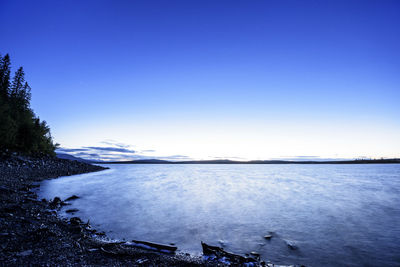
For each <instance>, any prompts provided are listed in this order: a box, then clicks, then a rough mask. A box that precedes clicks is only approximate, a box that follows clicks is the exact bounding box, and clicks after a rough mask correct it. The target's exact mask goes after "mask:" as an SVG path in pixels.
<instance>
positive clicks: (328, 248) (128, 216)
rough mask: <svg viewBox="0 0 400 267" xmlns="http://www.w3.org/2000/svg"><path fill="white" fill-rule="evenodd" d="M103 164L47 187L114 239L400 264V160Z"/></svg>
mask: <svg viewBox="0 0 400 267" xmlns="http://www.w3.org/2000/svg"><path fill="white" fill-rule="evenodd" d="M104 166H107V167H110V168H111V169H110V170H106V171H102V172H98V173H90V174H82V175H76V176H69V177H62V178H59V179H54V180H47V181H44V182H43V183H42V185H41V187H40V192H39V195H40V197H42V198H47V199H51V198H54V197H55V196H59V197H61V199H65V198H67V197H69V196H71V195H74V194H75V195H78V196H80V198H79V199H77V200H74V201H71V203H72V206H68V208H69V209H70V208H77V209H79V212H77V213H76V214H75V215H74V216H79V217H80V218H82V219H83V220H84V221H86V220H88V219H90V222H91V224H92V225H93V226H94V227H95V228H96V229H97V230H103V231H105V232H106V233H107V235H108V236H109V237H111V238H115V239H125V240H131V239H136V240H146V241H152V242H159V243H166V244H169V243H175V244H176V245H177V246H178V248H179V251H182V252H189V253H192V254H194V255H200V254H201V244H200V241H203V242H206V243H208V244H211V245H216V246H221V247H223V248H224V249H225V250H227V251H230V252H233V253H237V254H242V255H244V254H246V253H250V252H251V251H256V252H258V253H260V254H261V257H262V259H264V260H265V261H267V262H268V261H270V262H272V263H276V264H304V265H306V266H368V265H369V266H400V241H399V239H400V164H368V165H330V164H324V165H301V164H292V165H275V164H267V165H245V164H243V165H242V164H240V165H239V164H238V165H231V164H230V165H225V164H219V165H216V164H213V165H208V164H207V165H206V164H204V165H202V164H197V165H196V164H190V165H189V164H188V165H174V164H135V165H128V164H126V165H123V164H118V165H104ZM61 215H62V216H67V214H66V213H65V212H63V211H61ZM69 216H70V215H69ZM268 234H271V235H272V238H271V239H270V240H267V239H265V238H264V236H265V235H268ZM288 244H291V245H292V246H294V247H296V248H297V249H294V250H293V249H290V248H289V247H288Z"/></svg>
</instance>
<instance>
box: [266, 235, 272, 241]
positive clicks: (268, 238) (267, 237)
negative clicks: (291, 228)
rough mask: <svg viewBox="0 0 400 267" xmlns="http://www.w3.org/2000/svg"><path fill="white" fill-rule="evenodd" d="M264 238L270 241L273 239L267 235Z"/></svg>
mask: <svg viewBox="0 0 400 267" xmlns="http://www.w3.org/2000/svg"><path fill="white" fill-rule="evenodd" d="M264 238H265V239H267V240H270V239H271V238H272V235H265V236H264Z"/></svg>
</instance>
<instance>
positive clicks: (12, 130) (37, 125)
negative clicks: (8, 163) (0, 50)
mask: <svg viewBox="0 0 400 267" xmlns="http://www.w3.org/2000/svg"><path fill="white" fill-rule="evenodd" d="M10 73H11V69H10V57H9V55H8V54H7V55H5V56H4V57H3V56H2V55H0V152H1V151H2V152H6V151H8V152H20V153H24V154H31V155H32V154H50V155H54V150H55V148H56V144H54V143H53V139H52V137H51V135H50V128H49V127H48V126H47V124H46V122H45V121H40V119H39V117H37V116H36V115H35V113H34V112H33V110H32V109H31V108H30V100H31V88H30V87H29V84H28V83H27V82H26V81H25V77H24V76H25V74H24V71H23V68H22V67H20V68H19V69H18V70H17V71H16V72H15V75H14V77H13V79H12V80H11V77H10Z"/></svg>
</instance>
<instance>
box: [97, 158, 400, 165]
mask: <svg viewBox="0 0 400 267" xmlns="http://www.w3.org/2000/svg"><path fill="white" fill-rule="evenodd" d="M92 163H95V164H400V159H398V158H394V159H360V160H338V161H335V160H330V161H287V160H251V161H235V160H191V161H168V160H158V159H142V160H131V161H93V162H92Z"/></svg>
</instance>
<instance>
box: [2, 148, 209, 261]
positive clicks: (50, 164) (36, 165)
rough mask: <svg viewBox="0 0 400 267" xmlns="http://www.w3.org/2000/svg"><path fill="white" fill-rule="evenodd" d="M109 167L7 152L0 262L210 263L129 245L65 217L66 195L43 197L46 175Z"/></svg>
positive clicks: (76, 220) (4, 163)
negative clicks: (62, 215) (38, 190)
mask: <svg viewBox="0 0 400 267" xmlns="http://www.w3.org/2000/svg"><path fill="white" fill-rule="evenodd" d="M104 169H105V168H103V167H100V166H95V165H90V164H86V163H82V162H78V161H70V160H65V159H58V158H55V157H49V156H41V157H36V158H32V157H26V156H20V155H17V154H13V155H8V156H5V155H3V156H2V158H1V160H0V211H1V212H0V244H1V245H0V265H1V266H32V265H39V266H55V265H57V266H74V265H76V266H88V265H102V266H106V265H107V266H139V265H140V266H188V265H190V266H205V265H207V263H205V262H203V261H202V259H201V258H200V257H192V256H190V255H186V254H171V255H168V254H162V253H158V252H153V251H149V250H144V249H140V248H135V247H125V246H122V245H121V244H120V243H118V242H113V241H112V240H109V239H107V237H106V236H104V234H103V233H97V232H96V230H95V229H92V228H91V226H90V223H88V222H82V221H81V220H80V219H79V218H77V217H75V218H73V219H70V220H68V219H62V218H60V217H58V216H57V210H58V209H59V208H60V206H62V205H66V204H68V203H66V202H65V201H63V200H61V199H56V198H55V199H53V200H44V199H43V200H40V199H37V195H36V193H35V192H34V189H35V188H36V187H38V186H39V182H41V181H43V180H45V179H54V178H57V177H60V176H69V175H75V174H81V173H88V172H95V171H102V170H104Z"/></svg>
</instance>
